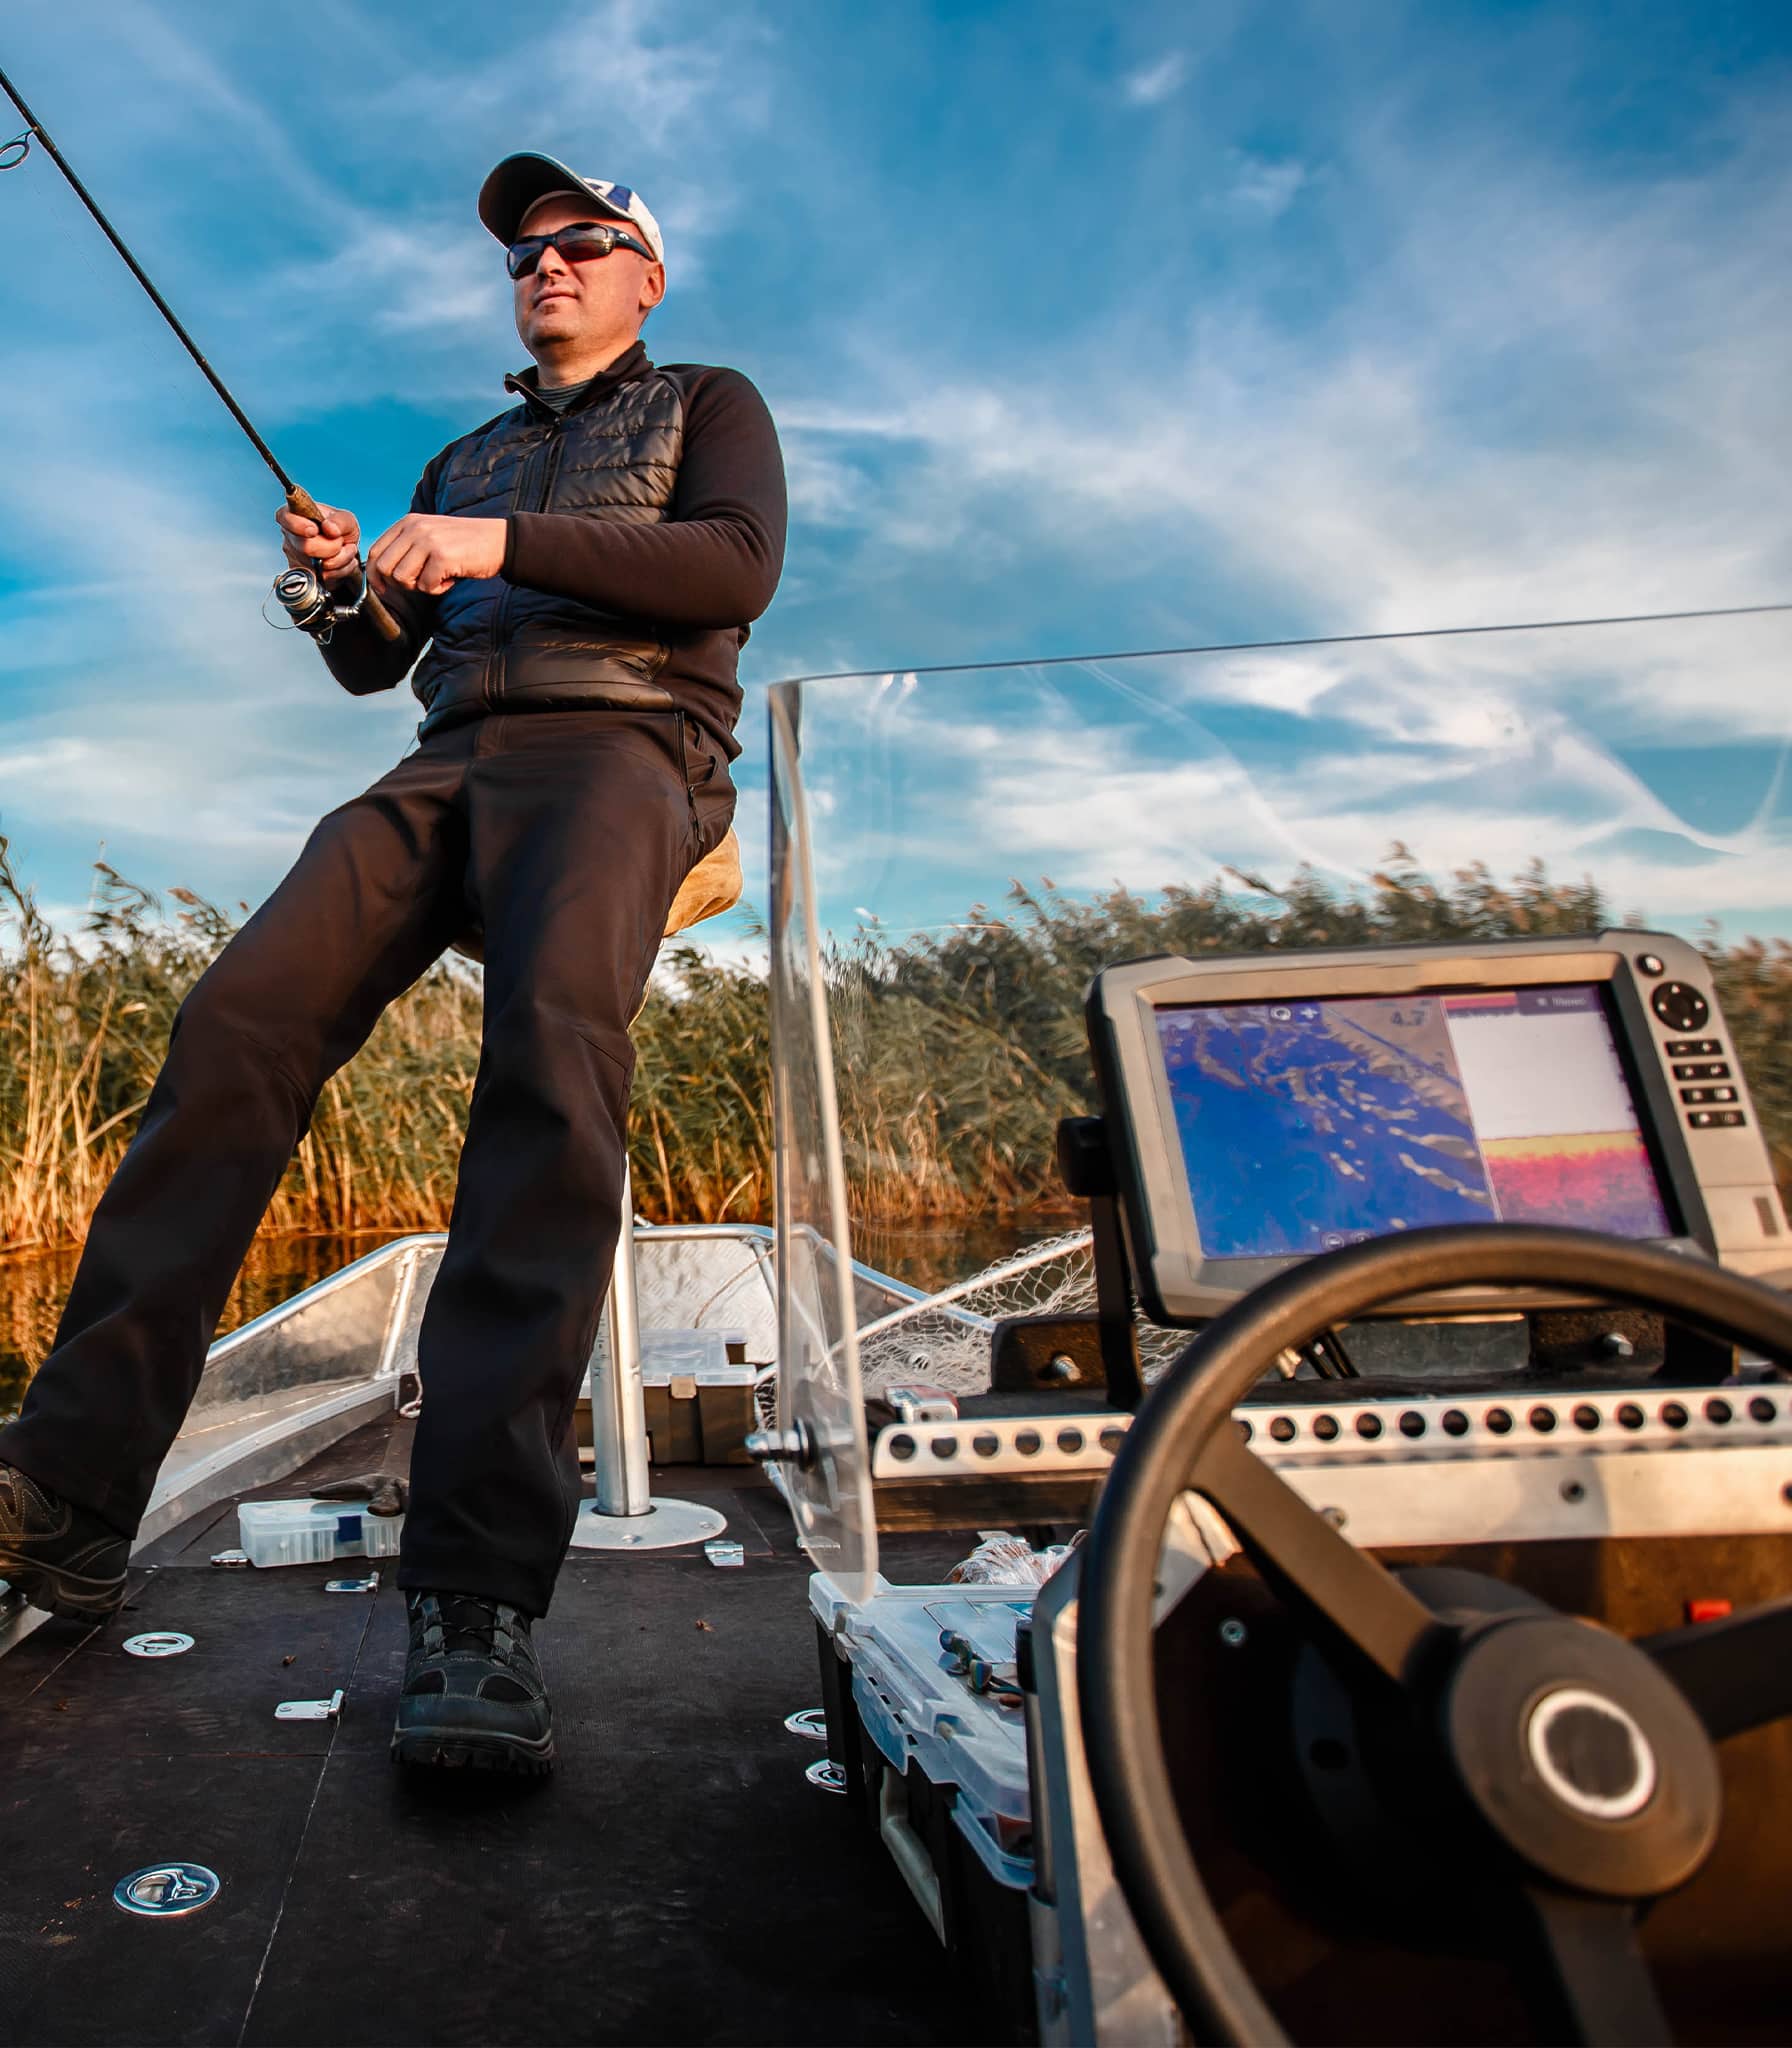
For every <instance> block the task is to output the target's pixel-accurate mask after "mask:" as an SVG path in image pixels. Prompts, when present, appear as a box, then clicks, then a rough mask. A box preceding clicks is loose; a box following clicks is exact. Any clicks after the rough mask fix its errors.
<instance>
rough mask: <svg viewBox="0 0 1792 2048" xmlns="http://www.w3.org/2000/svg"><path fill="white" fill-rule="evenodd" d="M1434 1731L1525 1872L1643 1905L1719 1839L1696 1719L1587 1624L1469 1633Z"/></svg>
mask: <svg viewBox="0 0 1792 2048" xmlns="http://www.w3.org/2000/svg"><path fill="white" fill-rule="evenodd" d="M1442 1734H1443V1740H1444V1747H1445V1750H1446V1753H1447V1754H1448V1756H1449V1759H1450V1762H1451V1764H1452V1765H1453V1766H1454V1769H1455V1773H1456V1777H1457V1780H1458V1782H1459V1784H1460V1785H1461V1787H1462V1790H1463V1791H1464V1792H1465V1793H1466V1794H1467V1795H1468V1799H1469V1803H1470V1805H1471V1806H1472V1807H1473V1808H1474V1809H1475V1811H1476V1812H1477V1813H1478V1814H1479V1815H1480V1817H1481V1819H1482V1820H1483V1821H1484V1822H1485V1823H1486V1825H1487V1826H1488V1827H1489V1828H1491V1829H1492V1831H1493V1832H1494V1834H1495V1835H1497V1836H1498V1837H1499V1839H1500V1840H1501V1842H1503V1843H1504V1845H1505V1846H1506V1848H1507V1849H1509V1850H1510V1851H1511V1852H1512V1853H1513V1854H1514V1855H1515V1856H1516V1857H1517V1858H1518V1859H1519V1861H1520V1863H1521V1864H1522V1865H1525V1866H1528V1868H1529V1870H1530V1872H1531V1873H1532V1874H1533V1875H1534V1876H1537V1877H1542V1878H1544V1879H1546V1880H1550V1881H1553V1882H1554V1883H1557V1884H1565V1885H1571V1886H1573V1887H1574V1888H1575V1889H1576V1890H1579V1891H1586V1892H1592V1893H1595V1894H1597V1895H1600V1896H1603V1897H1605V1898H1611V1899H1642V1898H1653V1897H1655V1896H1657V1895H1658V1894H1659V1893H1661V1892H1665V1891H1670V1890H1672V1888H1673V1887H1674V1886H1675V1885H1678V1884H1683V1883H1684V1882H1685V1881H1686V1879H1687V1878H1689V1877H1690V1876H1691V1875H1692V1874H1693V1872H1694V1871H1695V1870H1697V1869H1698V1867H1699V1865H1700V1864H1701V1863H1703V1862H1704V1860H1705V1858H1706V1856H1707V1855H1709V1853H1710V1851H1711V1845H1712V1843H1713V1842H1714V1841H1716V1839H1717V1830H1718V1822H1719V1820H1720V1818H1721V1811H1722V1798H1721V1793H1720V1789H1719V1787H1720V1781H1719V1777H1718V1769H1717V1758H1716V1755H1715V1753H1714V1751H1713V1749H1712V1746H1711V1740H1710V1738H1709V1736H1707V1734H1706V1733H1705V1730H1704V1727H1703V1725H1702V1724H1701V1723H1700V1721H1699V1718H1698V1716H1697V1715H1696V1714H1695V1713H1694V1712H1693V1710H1692V1708H1691V1707H1690V1706H1689V1705H1688V1704H1687V1702H1686V1700H1685V1699H1684V1698H1683V1697H1682V1696H1681V1694H1680V1692H1679V1691H1678V1689H1677V1688H1676V1687H1675V1686H1674V1685H1673V1684H1671V1683H1670V1682H1669V1680H1668V1679H1666V1678H1664V1677H1663V1676H1662V1674H1661V1672H1660V1671H1659V1670H1657V1668H1656V1667H1655V1665H1654V1664H1653V1663H1652V1662H1651V1660H1650V1659H1649V1658H1647V1657H1645V1656H1644V1655H1643V1653H1642V1652H1641V1651H1640V1650H1637V1649H1634V1648H1633V1647H1632V1646H1631V1645H1630V1644H1629V1643H1627V1642H1625V1641H1624V1640H1623V1639H1622V1638H1621V1637H1618V1636H1615V1635H1612V1634H1610V1633H1608V1632H1607V1631H1606V1630H1605V1629H1602V1628H1597V1627H1595V1626H1594V1625H1593V1624H1592V1623H1590V1622H1584V1621H1573V1620H1570V1619H1568V1618H1567V1617H1566V1616H1564V1615H1558V1614H1526V1615H1515V1616H1513V1617H1511V1618H1510V1619H1504V1620H1501V1621H1499V1622H1496V1623H1495V1624H1494V1625H1493V1626H1492V1627H1489V1628H1487V1629H1485V1630H1483V1631H1481V1632H1480V1633H1478V1634H1477V1635H1475V1636H1473V1637H1472V1638H1471V1639H1470V1640H1469V1642H1468V1644H1467V1645H1466V1647H1465V1648H1464V1650H1463V1652H1462V1655H1461V1658H1460V1661H1459V1662H1458V1663H1457V1665H1456V1667H1455V1669H1454V1671H1452V1672H1451V1674H1450V1677H1449V1680H1448V1682H1447V1684H1446V1687H1445V1691H1444V1698H1443V1728H1442Z"/></svg>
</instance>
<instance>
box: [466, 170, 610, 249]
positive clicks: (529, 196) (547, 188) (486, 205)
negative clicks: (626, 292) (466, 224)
mask: <svg viewBox="0 0 1792 2048" xmlns="http://www.w3.org/2000/svg"><path fill="white" fill-rule="evenodd" d="M555 192H582V193H584V194H585V196H586V198H588V199H589V200H590V201H591V204H592V207H593V208H594V209H595V210H596V211H597V212H598V213H600V214H602V215H603V216H604V218H605V219H606V220H630V219H631V218H632V216H631V215H629V214H628V213H627V212H626V211H625V210H624V209H623V208H622V207H620V206H618V205H616V204H615V203H614V201H612V200H609V199H606V198H605V197H604V196H603V194H602V193H601V192H594V191H593V190H592V189H591V187H590V185H588V184H587V183H586V181H585V180H584V179H583V178H581V177H580V176H579V174H578V172H577V171H570V170H568V169H567V167H566V166H565V165H564V164H563V163H560V162H558V161H557V160H556V159H555V158H553V157H551V156H536V155H534V154H533V153H525V154H524V155H522V156H507V157H506V158H505V159H504V161H503V162H502V163H501V164H499V165H498V166H497V167H496V168H495V169H494V170H493V171H492V173H491V175H490V177H488V178H487V179H486V181H485V183H484V184H483V185H481V186H480V188H479V218H480V219H481V220H482V221H483V222H484V223H485V226H486V230H487V232H488V233H490V234H492V235H495V236H496V237H497V239H498V240H499V241H500V242H502V243H503V244H504V245H505V247H506V248H508V247H509V245H510V244H511V243H512V242H514V241H515V240H516V236H517V230H518V228H520V227H521V226H522V224H523V220H524V217H525V216H526V215H527V213H528V211H529V209H530V207H532V206H533V205H534V204H535V202H536V201H537V200H538V199H546V198H547V197H549V195H550V194H552V193H555Z"/></svg>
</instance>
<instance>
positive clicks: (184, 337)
mask: <svg viewBox="0 0 1792 2048" xmlns="http://www.w3.org/2000/svg"><path fill="white" fill-rule="evenodd" d="M0 91H3V92H4V93H5V94H6V97H7V98H8V99H9V100H11V101H12V103H13V105H14V106H15V107H17V108H18V110H19V112H20V113H21V114H23V115H24V117H25V120H26V123H27V124H28V125H27V127H26V129H25V132H24V134H23V135H15V136H14V137H13V138H12V140H11V141H10V142H7V143H4V144H0V171H12V170H17V169H18V167H19V165H20V164H22V163H23V162H24V161H25V159H26V157H27V156H29V155H30V154H31V145H32V143H33V141H37V142H41V143H42V144H43V147H44V153H45V155H46V156H48V157H49V159H50V161H51V162H52V163H53V164H54V165H55V166H56V168H57V169H58V170H59V171H60V172H61V173H62V175H63V176H64V177H65V178H66V179H67V180H68V182H69V184H70V186H71V187H72V188H73V190H74V194H75V197H76V198H77V199H78V200H80V202H81V204H82V205H83V206H84V207H86V209H87V211H88V212H89V213H90V214H92V215H93V217H94V219H95V220H96V221H97V222H98V223H99V227H100V232H101V233H102V234H103V235H104V236H105V237H106V239H107V241H109V242H110V243H111V244H112V246H113V248H114V249H116V250H117V251H118V253H119V255H120V256H122V257H123V258H124V261H125V265H126V267H127V268H128V269H129V271H130V273H131V275H132V276H133V277H134V278H135V279H136V280H137V282H138V283H139V284H140V285H141V286H142V287H143V289H144V290H145V291H146V292H147V293H148V294H149V298H150V303H151V304H152V305H153V306H154V307H155V309H156V311H157V312H158V313H160V314H161V316H162V318H163V319H164V320H166V321H167V323H168V325H169V326H170V327H172V328H173V329H174V332H175V335H176V337H177V339H178V340H179V342H180V345H181V347H182V348H184V349H185V350H186V352H187V354H188V355H190V356H191V357H192V358H193V360H194V362H195V363H197V364H198V365H199V368H200V370H201V372H202V373H203V374H204V376H205V379H206V382H207V383H208V384H210V385H211V387H212V389H213V390H214V391H215V392H216V393H217V394H218V396H219V397H220V398H221V399H222V400H223V401H224V404H225V406H226V407H227V409H228V410H229V413H230V416H231V418H232V419H233V420H235V421H236V423H237V425H238V426H239V427H241V428H242V430H243V432H244V433H245V434H247V435H248V437H249V441H250V445H251V446H252V447H253V448H254V450H255V452H256V454H257V455H259V456H260V457H261V459H262V461H263V462H265V463H266V464H267V466H268V467H269V469H271V470H272V471H273V472H274V477H275V480H276V481H277V482H278V484H279V486H280V488H281V489H282V490H283V491H284V492H285V493H286V503H287V507H288V509H289V510H290V511H292V512H293V513H295V514H296V515H297V516H298V517H299V518H300V519H310V520H314V521H315V522H316V523H317V527H318V530H319V531H320V532H321V531H322V530H323V523H324V512H323V507H322V506H321V505H319V504H318V502H317V500H316V499H315V498H314V497H313V496H312V495H311V493H310V492H309V491H307V490H306V489H305V488H304V487H303V486H302V485H300V484H296V483H294V482H293V480H292V478H291V477H290V476H288V475H287V473H286V471H285V470H284V469H282V468H281V466H280V463H279V460H278V459H277V457H276V456H275V454H274V451H273V450H272V449H271V448H270V447H269V446H268V444H267V443H266V442H265V441H264V440H263V439H262V438H261V436H260V435H259V434H258V433H257V432H256V431H255V426H254V423H253V422H252V421H251V420H250V418H249V415H248V414H247V413H246V412H244V410H243V409H242V407H241V406H240V405H238V404H237V402H236V400H235V399H234V398H233V397H232V396H231V394H230V391H229V389H228V387H227V386H226V385H225V382H224V380H223V378H222V377H220V376H219V375H218V373H217V371H216V370H214V369H213V368H212V366H211V364H210V363H208V362H207V361H206V359H205V357H204V356H203V355H201V354H200V352H199V347H198V344H197V343H196V342H195V341H194V339H193V337H192V336H191V335H190V334H189V333H188V332H187V330H186V329H185V328H184V327H183V326H182V325H181V323H180V321H179V319H178V318H177V317H176V316H175V312H174V308H173V307H172V306H170V305H169V303H168V301H167V300H166V299H165V298H163V296H162V295H161V293H160V292H159V291H157V290H156V288H155V286H154V285H153V284H152V283H151V282H150V279H149V274H148V272H147V271H145V269H144V268H143V266H142V264H141V263H139V262H138V261H137V259H136V257H135V256H133V255H132V254H131V252H130V250H129V249H127V248H126V247H125V245H124V242H123V239H122V238H121V237H120V235H119V233H118V230H117V229H116V228H115V227H113V225H112V223H111V222H110V221H109V220H108V219H107V218H106V216H105V215H104V214H103V213H102V212H101V211H100V209H99V207H98V205H97V204H96V203H95V201H94V197H93V195H92V193H91V192H89V191H88V189H87V187H86V186H85V185H83V184H82V182H81V180H80V179H79V178H78V177H76V175H75V172H74V168H73V166H72V165H71V164H70V163H69V161H68V159H67V158H66V157H65V156H64V155H63V154H62V152H61V150H59V149H58V148H57V147H56V145H55V143H54V142H52V141H51V140H50V136H49V132H48V131H47V130H46V129H45V127H44V125H43V123H42V122H41V121H40V120H39V119H38V118H37V116H36V115H35V114H34V113H33V112H32V111H31V109H30V108H29V107H28V106H26V104H25V102H24V101H23V100H22V99H20V97H19V95H18V93H17V91H16V90H15V89H14V87H13V83H12V80H11V79H10V78H8V77H7V75H6V73H5V72H4V71H0ZM355 559H356V562H357V564H358V565H360V567H361V581H362V593H363V594H362V596H361V599H360V601H359V603H358V604H356V605H353V606H346V607H338V608H336V611H335V616H337V617H342V616H345V615H347V614H348V613H351V612H357V611H358V612H365V614H366V616H367V619H368V621H369V623H370V624H371V625H372V627H373V629H374V631H375V632H377V633H378V634H379V635H380V637H381V638H382V639H385V640H396V639H397V638H398V637H399V630H400V629H399V624H398V621H397V620H396V619H395V618H394V617H393V616H392V614H391V613H390V612H389V611H388V610H387V609H386V607H385V606H384V605H383V604H382V603H381V602H380V600H379V598H378V597H377V596H376V595H375V594H374V590H373V586H372V584H371V583H370V582H369V581H368V579H367V571H366V566H365V564H363V563H361V558H360V556H359V555H357V556H356V557H355ZM282 586H286V587H285V588H283V587H282ZM274 588H275V592H276V594H277V595H278V596H279V598H280V602H281V603H282V604H283V605H285V606H286V608H287V610H288V611H289V612H291V613H292V615H293V620H294V623H295V624H298V625H302V626H304V627H306V628H307V630H310V629H312V628H313V627H314V626H315V624H316V622H317V621H318V620H319V619H324V620H327V619H328V618H329V617H330V616H331V606H330V604H329V600H328V598H327V597H326V596H325V594H324V591H323V585H322V582H321V580H320V579H319V578H318V577H317V575H316V573H315V571H312V570H304V569H299V570H292V571H289V572H288V574H286V575H284V576H281V577H280V578H278V579H277V581H276V583H275V585H274Z"/></svg>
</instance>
